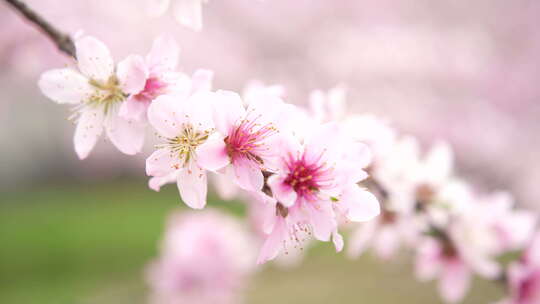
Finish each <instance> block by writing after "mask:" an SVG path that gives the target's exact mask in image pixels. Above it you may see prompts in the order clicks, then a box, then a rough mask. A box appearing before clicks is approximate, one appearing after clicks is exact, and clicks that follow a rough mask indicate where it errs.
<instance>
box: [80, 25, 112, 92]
mask: <svg viewBox="0 0 540 304" xmlns="http://www.w3.org/2000/svg"><path fill="white" fill-rule="evenodd" d="M75 48H76V50H77V62H78V63H79V69H80V70H81V72H82V73H83V74H84V75H86V76H87V77H89V78H91V79H94V80H99V81H103V82H104V81H107V80H108V79H109V77H111V76H112V75H113V73H114V61H113V58H112V56H111V53H110V52H109V49H108V48H107V46H106V45H105V44H103V42H101V41H99V40H97V39H96V38H94V37H91V36H85V37H83V38H80V39H77V40H76V41H75Z"/></svg>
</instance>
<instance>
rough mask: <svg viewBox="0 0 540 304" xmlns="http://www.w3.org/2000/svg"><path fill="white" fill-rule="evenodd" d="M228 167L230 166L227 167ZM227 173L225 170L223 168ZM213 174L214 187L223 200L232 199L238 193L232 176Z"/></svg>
mask: <svg viewBox="0 0 540 304" xmlns="http://www.w3.org/2000/svg"><path fill="white" fill-rule="evenodd" d="M229 168H230V167H229ZM225 172H226V173H227V170H225ZM226 173H225V174H215V175H213V182H214V188H215V190H216V192H217V194H218V195H219V197H220V198H221V199H223V200H226V201H228V200H232V199H233V198H234V197H235V196H237V195H238V190H239V189H238V187H237V186H236V184H235V183H234V176H229V175H228V174H226ZM232 174H233V175H234V173H232Z"/></svg>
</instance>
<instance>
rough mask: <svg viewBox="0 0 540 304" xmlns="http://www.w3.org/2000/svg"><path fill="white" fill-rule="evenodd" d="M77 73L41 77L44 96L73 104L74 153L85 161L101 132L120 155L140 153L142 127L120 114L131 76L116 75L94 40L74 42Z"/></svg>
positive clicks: (104, 50)
mask: <svg viewBox="0 0 540 304" xmlns="http://www.w3.org/2000/svg"><path fill="white" fill-rule="evenodd" d="M75 46H76V50H77V61H78V68H79V71H76V70H74V69H71V68H64V69H56V70H50V71H47V72H45V73H43V74H42V75H41V78H40V80H39V83H38V84H39V87H40V89H41V91H42V92H43V94H45V95H46V96H47V97H48V98H50V99H52V100H53V101H56V102H57V103H60V104H64V103H66V104H75V105H77V106H76V107H75V110H74V111H75V114H74V116H75V117H78V119H77V128H76V130H75V138H74V142H75V151H76V152H77V155H78V156H79V158H80V159H84V158H86V157H87V156H88V154H90V152H91V151H92V149H93V148H94V146H95V144H96V142H97V140H98V138H99V137H100V135H101V133H103V129H105V131H106V133H107V136H108V137H109V139H110V140H111V142H112V143H113V144H114V145H115V146H116V147H117V148H118V150H120V151H121V152H123V153H125V154H129V155H133V154H136V153H138V152H140V151H141V148H142V144H143V141H144V124H141V123H139V122H137V121H134V120H131V119H125V118H123V117H121V116H120V115H119V109H120V108H121V107H122V104H123V103H124V101H125V99H126V96H127V94H126V92H125V91H124V90H123V89H124V88H125V87H128V86H129V83H130V77H131V75H126V74H123V73H120V72H118V73H116V74H115V70H114V62H113V59H112V57H111V54H110V52H109V49H108V48H107V46H105V45H104V44H103V43H102V42H101V41H99V40H97V39H96V38H94V37H90V36H85V37H82V38H79V39H77V40H76V41H75Z"/></svg>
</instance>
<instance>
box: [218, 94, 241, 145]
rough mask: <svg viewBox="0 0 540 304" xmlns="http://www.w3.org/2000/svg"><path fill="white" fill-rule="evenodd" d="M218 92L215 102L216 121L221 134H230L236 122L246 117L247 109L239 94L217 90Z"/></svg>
mask: <svg viewBox="0 0 540 304" xmlns="http://www.w3.org/2000/svg"><path fill="white" fill-rule="evenodd" d="M217 94H218V98H216V100H215V102H214V103H213V106H214V123H215V124H216V129H217V130H218V131H219V132H221V134H223V135H228V134H229V131H230V129H231V128H232V127H233V126H234V125H235V123H236V122H237V121H239V120H240V119H243V118H244V116H245V113H246V110H245V109H244V107H243V106H242V99H241V98H240V96H239V95H238V94H236V93H234V92H230V91H217Z"/></svg>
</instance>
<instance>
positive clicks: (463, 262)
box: [416, 202, 530, 303]
mask: <svg viewBox="0 0 540 304" xmlns="http://www.w3.org/2000/svg"><path fill="white" fill-rule="evenodd" d="M498 209H501V207H500V206H497V204H496V202H495V203H490V204H487V203H482V202H474V203H472V204H471V205H469V206H467V207H466V208H464V209H463V210H461V212H460V213H458V214H453V215H451V216H450V219H449V221H448V222H447V226H446V227H445V230H444V231H443V230H440V229H439V228H437V227H436V226H432V229H434V230H433V231H432V232H434V233H433V237H432V238H427V239H425V240H424V241H423V242H422V243H421V245H420V246H419V247H418V248H419V249H418V251H417V259H416V274H417V276H418V278H419V279H420V280H428V279H434V278H436V277H438V278H439V292H440V294H441V296H442V297H443V299H444V300H445V301H447V302H450V303H454V302H458V301H460V300H461V299H462V298H463V297H464V295H465V293H466V292H467V290H468V288H469V286H470V279H471V275H472V273H473V272H474V273H476V274H478V275H480V276H482V277H484V278H487V279H491V280H493V279H496V278H497V277H498V276H499V275H500V274H501V267H500V265H499V264H498V262H497V261H496V259H495V258H496V256H497V255H498V254H500V253H502V250H503V249H504V248H507V247H506V246H504V247H503V246H502V244H505V243H503V241H504V242H506V240H504V239H501V238H500V231H499V229H497V224H498V223H499V222H500V219H499V218H498V217H499V216H500V215H501V211H499V210H498ZM505 212H507V211H505ZM529 235H530V234H529Z"/></svg>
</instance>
